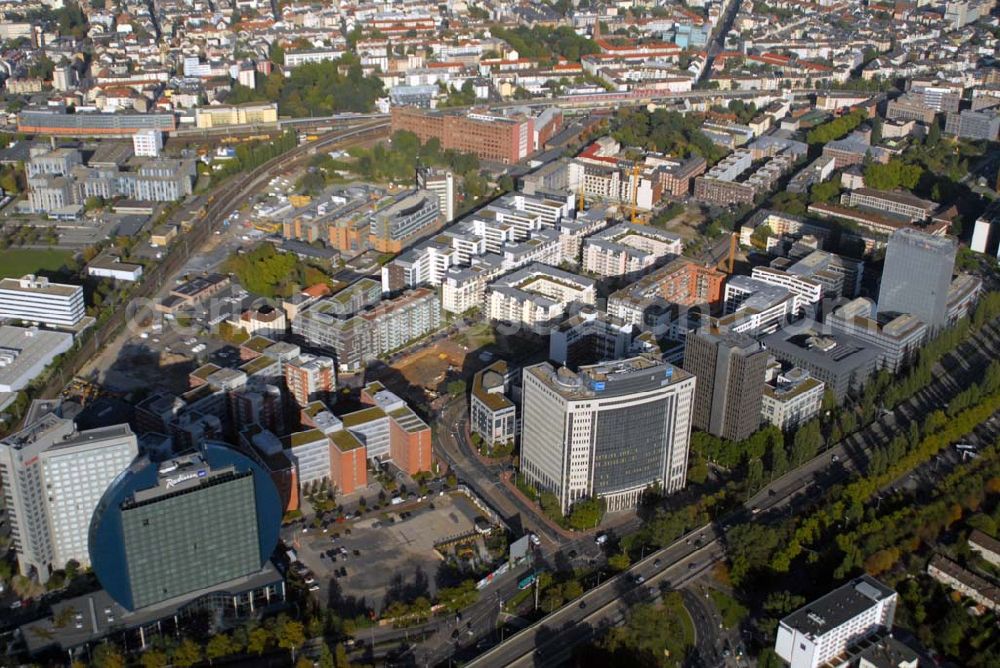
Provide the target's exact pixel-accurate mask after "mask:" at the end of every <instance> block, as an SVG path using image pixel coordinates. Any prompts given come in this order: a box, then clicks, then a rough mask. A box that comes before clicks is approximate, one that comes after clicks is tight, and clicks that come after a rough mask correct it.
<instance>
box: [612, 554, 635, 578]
mask: <svg viewBox="0 0 1000 668" xmlns="http://www.w3.org/2000/svg"><path fill="white" fill-rule="evenodd" d="M630 565H632V559H631V558H630V557H629V556H628V554H627V553H625V552H618V553H617V554H613V555H611V556H610V557H608V568H610V569H611V570H613V571H617V572H619V573H620V572H622V571H626V570H628V567H629V566H630Z"/></svg>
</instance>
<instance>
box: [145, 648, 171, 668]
mask: <svg viewBox="0 0 1000 668" xmlns="http://www.w3.org/2000/svg"><path fill="white" fill-rule="evenodd" d="M139 663H140V664H141V665H142V668H167V666H169V665H170V659H169V658H168V657H167V655H166V653H165V652H162V651H160V650H158V649H148V650H146V651H145V652H143V653H142V656H141V657H139Z"/></svg>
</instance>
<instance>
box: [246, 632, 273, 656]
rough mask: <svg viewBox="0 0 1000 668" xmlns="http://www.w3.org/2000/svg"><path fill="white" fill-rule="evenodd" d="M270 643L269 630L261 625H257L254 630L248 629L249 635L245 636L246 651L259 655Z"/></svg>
mask: <svg viewBox="0 0 1000 668" xmlns="http://www.w3.org/2000/svg"><path fill="white" fill-rule="evenodd" d="M270 643H271V632H270V631H268V630H267V629H266V628H264V627H263V626H258V627H257V628H255V629H254V630H252V631H250V635H249V637H248V638H247V652H250V653H251V654H256V655H258V656H259V655H261V654H263V653H264V650H266V649H267V646H268V645H269V644H270Z"/></svg>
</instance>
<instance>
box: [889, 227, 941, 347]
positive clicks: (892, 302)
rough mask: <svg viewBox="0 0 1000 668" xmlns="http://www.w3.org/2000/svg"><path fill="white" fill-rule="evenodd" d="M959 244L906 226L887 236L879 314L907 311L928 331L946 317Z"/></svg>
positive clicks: (936, 326)
mask: <svg viewBox="0 0 1000 668" xmlns="http://www.w3.org/2000/svg"><path fill="white" fill-rule="evenodd" d="M957 252H958V244H957V242H956V241H955V239H954V238H952V237H936V236H932V235H930V234H927V233H926V232H921V231H920V230H915V229H912V228H909V227H904V228H903V229H900V230H896V231H895V232H893V233H892V236H891V237H889V245H888V247H887V248H886V251H885V267H884V268H883V270H882V285H881V286H880V287H879V292H878V312H879V313H909V314H910V315H912V316H915V317H917V318H919V319H920V320H921V321H923V322H924V324H926V325H927V328H928V329H930V330H932V331H933V330H937V329H940V328H941V327H943V326H944V325H945V323H946V322H947V319H948V288H949V287H950V286H951V275H952V272H953V271H954V269H955V254H956V253H957Z"/></svg>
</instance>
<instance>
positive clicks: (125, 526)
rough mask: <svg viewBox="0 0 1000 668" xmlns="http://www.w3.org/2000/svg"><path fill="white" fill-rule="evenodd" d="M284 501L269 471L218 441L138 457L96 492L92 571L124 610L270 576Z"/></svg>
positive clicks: (264, 583)
mask: <svg viewBox="0 0 1000 668" xmlns="http://www.w3.org/2000/svg"><path fill="white" fill-rule="evenodd" d="M281 511H282V506H281V503H280V501H279V498H278V492H277V490H276V489H275V487H274V484H273V483H272V482H271V480H270V478H269V477H268V475H267V473H266V472H265V471H264V469H263V468H261V467H260V466H259V465H257V464H256V463H254V462H253V461H252V460H250V459H249V458H248V457H246V456H244V455H242V454H240V453H239V452H237V451H235V450H233V449H231V448H229V447H227V446H225V445H224V444H222V443H217V442H209V443H207V444H205V445H204V446H203V448H202V449H201V450H198V451H192V452H190V453H188V454H185V455H183V456H180V457H177V458H175V459H172V460H169V461H166V462H163V463H161V464H158V465H157V464H154V463H151V462H150V461H149V460H148V459H140V460H137V461H136V464H135V465H134V466H133V467H131V468H130V469H129V471H128V473H127V474H126V475H124V476H122V477H121V478H120V479H119V480H117V481H116V482H115V484H114V485H113V486H112V487H111V488H110V489H109V490H108V492H107V493H106V494H105V495H104V498H102V499H101V502H100V505H99V507H98V508H97V511H96V512H95V514H94V521H93V523H92V526H91V541H90V543H91V555H92V558H93V563H94V572H95V573H96V574H97V577H98V579H99V580H100V582H101V585H103V587H104V589H105V590H107V592H108V593H109V594H110V595H111V597H112V598H113V599H114V600H115V601H117V602H118V603H119V604H120V605H122V607H124V608H125V609H127V610H137V609H142V608H147V607H149V606H155V605H161V604H164V603H165V602H170V603H171V604H173V605H183V601H185V600H194V599H202V598H203V597H206V596H208V595H209V594H211V593H212V592H213V591H224V592H226V595H227V596H230V597H237V595H239V594H241V593H245V592H249V591H253V590H255V589H259V588H261V587H265V588H266V587H269V586H272V584H273V583H272V580H274V579H275V578H277V581H278V582H280V580H281V578H280V575H277V574H276V573H274V571H273V568H272V567H271V566H270V564H269V563H268V562H269V559H270V557H271V553H272V552H273V550H274V547H275V545H276V544H277V540H278V530H279V528H280V525H281Z"/></svg>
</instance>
